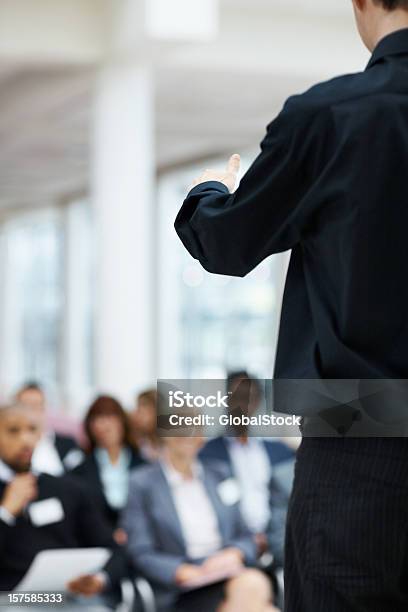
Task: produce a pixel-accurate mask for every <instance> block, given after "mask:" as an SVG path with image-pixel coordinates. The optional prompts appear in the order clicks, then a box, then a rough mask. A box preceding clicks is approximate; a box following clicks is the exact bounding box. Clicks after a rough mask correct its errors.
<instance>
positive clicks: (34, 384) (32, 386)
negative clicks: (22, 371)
mask: <svg viewBox="0 0 408 612" xmlns="http://www.w3.org/2000/svg"><path fill="white" fill-rule="evenodd" d="M25 391H39V392H40V393H44V389H43V387H42V385H41V384H40V383H39V382H38V381H36V380H28V381H27V382H25V383H24V384H23V385H21V387H20V389H19V390H18V391H17V395H19V394H20V393H24V392H25Z"/></svg>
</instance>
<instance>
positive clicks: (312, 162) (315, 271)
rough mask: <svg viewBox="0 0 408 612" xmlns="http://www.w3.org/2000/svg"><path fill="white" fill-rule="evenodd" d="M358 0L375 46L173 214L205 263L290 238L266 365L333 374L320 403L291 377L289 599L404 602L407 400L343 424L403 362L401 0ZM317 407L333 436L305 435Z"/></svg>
mask: <svg viewBox="0 0 408 612" xmlns="http://www.w3.org/2000/svg"><path fill="white" fill-rule="evenodd" d="M353 7H354V12H355V16H356V19H357V25H358V29H359V32H360V34H361V36H362V39H363V41H364V43H365V45H366V46H367V48H368V49H369V50H370V52H372V57H371V59H370V61H369V64H368V66H367V67H366V69H365V71H363V72H360V73H357V74H352V75H347V76H343V77H340V78H336V79H333V80H331V81H328V82H326V83H323V84H320V85H317V86H315V87H313V88H311V89H310V90H309V91H307V92H306V93H304V94H303V95H298V96H294V97H292V98H290V99H289V100H288V101H287V103H286V104H285V106H284V108H283V110H282V112H281V113H280V114H279V116H278V117H277V118H276V119H275V120H274V121H272V123H271V124H270V125H268V128H267V134H266V136H265V138H264V139H263V141H262V143H261V152H260V154H259V156H258V157H257V159H256V160H255V162H254V164H253V165H252V167H251V168H250V169H249V171H248V172H247V174H246V175H245V176H244V177H243V179H242V181H241V183H240V185H239V187H238V189H237V190H236V191H235V192H234V193H232V192H233V191H234V189H235V183H236V178H237V173H238V170H239V165H240V161H239V155H234V156H232V157H231V159H230V161H229V164H228V167H227V170H226V172H216V171H206V172H204V174H203V175H201V176H200V177H199V178H198V179H197V181H196V182H195V186H194V188H193V189H192V190H191V191H190V193H189V194H188V196H187V198H186V200H185V202H184V204H183V207H182V209H181V211H180V213H179V215H178V217H177V219H176V229H177V232H178V233H179V236H180V238H181V240H182V241H183V243H184V245H185V246H186V248H187V249H188V250H189V251H190V253H191V254H192V255H193V256H194V257H195V258H196V259H199V261H200V262H201V264H202V265H203V267H204V268H205V269H206V270H208V271H210V272H213V273H217V274H229V275H236V276H244V275H246V274H247V273H248V272H249V271H251V270H252V269H253V268H254V267H255V266H256V265H257V264H259V263H260V262H261V261H262V260H263V259H265V258H266V257H268V256H269V255H271V254H273V253H279V252H283V251H286V250H289V249H292V255H291V262H290V266H289V271H288V276H287V281H286V289H285V294H284V302H283V308H282V317H281V326H280V334H279V342H278V353H277V358H276V365H275V378H278V379H314V380H316V381H317V382H318V383H319V382H320V383H321V381H323V383H322V387H323V388H324V387H325V384H324V383H326V381H327V380H333V379H338V380H342V381H343V382H344V384H338V385H337V389H339V394H338V395H337V394H336V396H335V397H333V402H332V403H330V401H329V402H327V401H326V403H325V407H324V412H323V413H321V408H320V405H321V404H319V403H317V405H315V406H313V405H310V406H308V405H306V397H305V396H304V395H303V394H302V393H301V394H299V396H298V397H297V398H296V400H297V401H296V402H295V401H293V402H292V403H291V407H290V409H291V410H292V411H293V412H294V413H295V414H299V415H307V418H306V419H305V422H304V427H305V430H306V431H309V432H311V434H312V437H310V438H308V437H304V438H303V441H302V445H301V448H300V451H299V453H298V459H297V461H298V465H297V469H296V475H295V484H294V492H293V496H292V500H291V503H290V508H289V518H288V529H287V538H286V542H287V550H286V559H285V563H286V594H287V597H286V604H285V605H286V609H287V611H290V612H298V611H299V610H301V611H302V612H312V611H313V612H316V611H319V610H322V611H323V610H324V611H326V610H330V612H336V611H339V612H345V611H346V610H357V609H358V610H361V611H369V610H370V611H371V610H378V611H379V612H383V611H384V612H385V611H386V610H394V611H397V610H407V609H408V589H407V584H408V582H407V576H408V545H407V542H408V527H407V520H406V517H407V511H408V502H407V499H408V491H407V488H406V487H407V485H406V483H407V482H408V446H407V443H406V440H404V439H401V438H398V437H397V436H401V435H403V434H404V428H401V426H400V425H399V423H397V421H398V420H402V421H404V419H405V421H404V425H405V423H406V405H407V404H406V401H405V402H402V403H400V407H401V411H400V413H399V414H396V415H395V417H394V427H393V428H391V429H392V431H391V432H390V430H388V432H387V433H388V434H389V433H391V434H392V435H394V436H396V437H388V438H387V437H385V426H384V422H387V421H388V420H389V419H390V417H391V421H392V412H391V411H392V410H394V404H395V402H396V401H398V397H397V395H398V394H394V398H393V399H392V400H391V401H382V402H381V397H380V395H379V394H378V393H376V396H377V402H376V405H374V402H372V404H373V406H372V408H373V416H374V417H375V418H376V420H377V422H379V424H380V425H381V423H382V433H380V431H381V429H380V431H379V432H377V436H382V437H371V438H367V437H366V438H365V439H358V438H355V437H354V438H352V436H353V435H354V436H355V435H356V434H355V432H358V431H360V428H361V423H360V422H361V420H362V417H363V416H364V413H365V411H366V406H365V404H366V401H367V402H368V401H370V397H371V396H372V395H373V391H376V392H377V391H378V384H377V388H375V387H374V386H373V385H371V387H370V385H369V383H367V382H366V381H370V380H372V379H377V380H378V379H382V380H384V379H405V378H406V373H407V371H408V350H407V346H408V324H407V312H408V284H407V282H406V280H407V278H408V251H407V228H408V206H407V193H408V188H407V172H406V167H407V159H408V119H407V118H408V0H353ZM235 103H236V102H235ZM350 380H351V381H357V385H356V388H357V390H356V391H355V392H353V394H352V393H348V391H349V388H350V389H351V390H352V387H350V386H349V383H348V382H347V381H350ZM370 388H371V393H370ZM294 389H295V387H294V386H292V388H291V389H290V391H294ZM360 391H364V393H362V392H360ZM314 397H315V399H316V402H317V401H319V402H320V400H322V399H325V400H327V397H326V398H325V397H324V394H322V395H321V396H320V395H319V394H315V395H314ZM329 399H330V398H329ZM349 402H350V403H349ZM323 403H324V402H323ZM313 409H314V411H315V413H317V415H318V417H319V413H320V414H321V417H322V419H324V420H325V422H326V423H328V424H329V427H328V431H329V436H331V437H313V436H314V434H315V433H316V430H315V429H314V427H312V429H310V427H309V425H310V419H311V416H312V410H313ZM327 409H329V410H330V414H327ZM278 410H279V406H278ZM349 415H351V416H350V418H349ZM318 420H320V419H319V418H318ZM367 421H369V419H365V423H367ZM391 424H392V423H391ZM312 425H313V423H312ZM347 434H348V437H346V436H347ZM335 436H339V437H335ZM306 527H307V528H306Z"/></svg>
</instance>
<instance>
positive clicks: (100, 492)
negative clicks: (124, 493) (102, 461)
mask: <svg viewBox="0 0 408 612" xmlns="http://www.w3.org/2000/svg"><path fill="white" fill-rule="evenodd" d="M127 448H128V449H129V451H130V453H131V455H130V462H129V467H128V472H129V475H130V472H131V471H132V470H134V469H135V468H137V467H139V466H141V465H145V464H146V462H145V460H144V459H142V457H141V456H140V454H139V453H138V451H136V450H135V449H133V448H131V447H127ZM71 474H72V475H73V476H75V477H77V478H79V479H80V480H81V481H82V482H83V483H84V484H85V485H86V487H87V489H88V490H89V492H90V494H91V495H92V498H93V499H94V500H96V501H97V502H98V503H99V505H100V507H101V510H102V512H103V514H104V516H105V518H106V519H107V520H108V521H109V523H110V525H111V526H112V527H113V528H114V529H116V527H117V526H118V521H119V514H120V509H116V508H112V506H110V505H109V502H108V500H107V497H106V495H105V491H104V487H103V483H102V479H101V474H100V470H99V464H98V461H97V459H96V456H95V450H93V451H91V452H90V453H89V454H88V455H87V456H86V458H85V460H84V461H83V462H82V463H81V464H80V465H79V466H78V467H76V468H75V469H74V470H73V471H72V472H71Z"/></svg>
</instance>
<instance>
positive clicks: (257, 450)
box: [200, 372, 294, 555]
mask: <svg viewBox="0 0 408 612" xmlns="http://www.w3.org/2000/svg"><path fill="white" fill-rule="evenodd" d="M227 391H228V392H231V396H230V400H229V406H228V411H229V413H230V414H232V415H234V414H235V415H236V414H242V413H244V414H248V416H251V415H254V414H255V413H256V411H257V410H258V408H259V406H260V403H261V388H260V385H259V382H258V381H257V380H256V379H254V378H251V377H250V376H249V375H248V374H247V373H246V372H234V373H232V374H230V375H229V376H228V378H227ZM229 433H230V436H221V437H218V438H214V439H212V440H209V441H208V442H207V444H206V445H205V446H204V448H203V449H202V451H201V453H200V457H201V459H202V460H203V461H206V460H208V459H210V460H214V459H217V460H219V461H222V462H224V463H225V464H226V465H227V466H228V469H229V472H230V475H231V476H233V477H234V478H235V479H236V480H237V482H238V483H239V487H240V494H241V499H240V504H241V512H242V515H243V517H244V519H245V521H246V524H247V525H248V527H249V529H250V530H251V532H252V533H253V534H254V536H255V539H256V541H257V544H258V551H259V554H260V555H261V554H263V553H264V552H266V550H268V548H269V547H268V537H267V528H268V525H269V524H270V521H271V505H270V494H271V483H272V480H273V477H274V473H275V470H276V468H277V467H278V466H280V465H283V464H284V463H290V465H292V464H293V462H294V452H293V450H292V449H290V448H289V447H288V446H287V445H286V444H284V443H283V442H280V441H277V440H276V441H271V440H264V439H262V438H256V437H253V436H251V435H250V430H249V428H247V427H245V426H244V425H242V426H232V427H231V429H230V431H229ZM272 510H273V509H272ZM271 552H272V553H274V551H271Z"/></svg>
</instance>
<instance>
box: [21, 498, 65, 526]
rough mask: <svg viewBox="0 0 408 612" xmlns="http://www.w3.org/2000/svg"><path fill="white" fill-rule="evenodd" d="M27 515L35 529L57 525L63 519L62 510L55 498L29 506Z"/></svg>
mask: <svg viewBox="0 0 408 612" xmlns="http://www.w3.org/2000/svg"><path fill="white" fill-rule="evenodd" d="M28 514H29V516H30V520H31V522H32V523H33V525H35V526H36V527H43V526H44V525H51V524H52V523H59V522H60V521H62V520H63V519H64V517H65V514H64V508H63V507H62V504H61V502H60V500H59V499H58V498H57V497H50V498H49V499H43V500H41V501H38V502H34V503H32V504H30V505H29V506H28Z"/></svg>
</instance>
